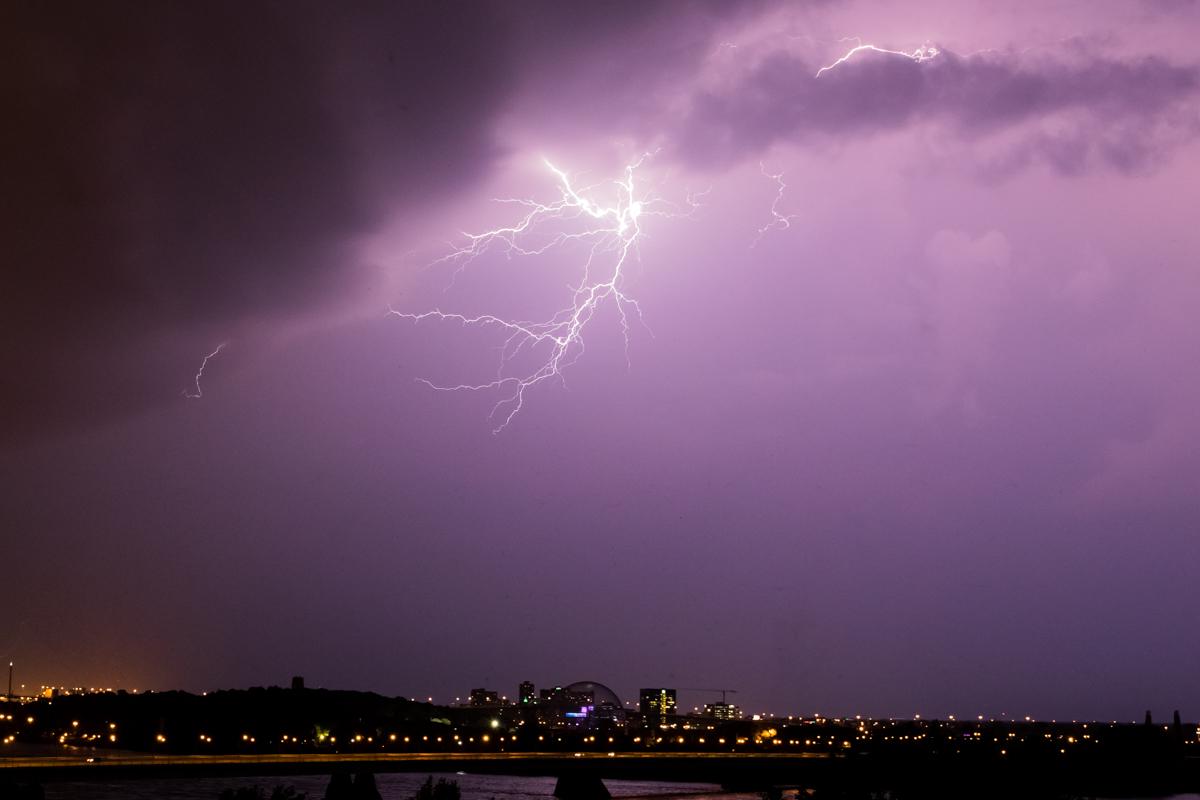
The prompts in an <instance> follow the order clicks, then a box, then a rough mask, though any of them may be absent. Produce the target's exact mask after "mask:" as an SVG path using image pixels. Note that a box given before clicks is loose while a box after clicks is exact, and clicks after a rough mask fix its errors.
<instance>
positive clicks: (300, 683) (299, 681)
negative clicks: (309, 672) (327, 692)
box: [292, 675, 304, 689]
mask: <svg viewBox="0 0 1200 800" xmlns="http://www.w3.org/2000/svg"><path fill="white" fill-rule="evenodd" d="M292 688H293V689H303V688H304V678H302V677H300V676H299V675H297V676H296V677H294V678H292Z"/></svg>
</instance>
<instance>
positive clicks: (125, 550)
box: [0, 0, 1200, 721]
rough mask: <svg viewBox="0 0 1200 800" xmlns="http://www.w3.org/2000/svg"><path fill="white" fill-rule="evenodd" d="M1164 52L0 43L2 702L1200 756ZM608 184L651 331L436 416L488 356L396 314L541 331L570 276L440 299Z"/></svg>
mask: <svg viewBox="0 0 1200 800" xmlns="http://www.w3.org/2000/svg"><path fill="white" fill-rule="evenodd" d="M1197 37H1200V5H1198V4H1197V3H1195V2H1188V1H1187V0H1177V1H1174V0H1142V1H1141V2H1133V1H1132V0H1128V1H1126V0H1112V2H1105V1H1104V0H1074V1H1071V0H1061V1H1058V0H1056V1H1055V2H1021V3H996V2H991V1H990V0H979V1H978V2H958V1H957V0H954V1H952V0H929V1H924V0H923V1H922V2H898V0H897V1H896V2H885V1H884V0H846V1H845V2H838V1H836V0H820V1H819V0H812V1H811V2H790V3H771V2H744V3H740V4H734V3H725V2H715V0H714V1H713V2H678V3H676V2H659V3H647V2H636V3H634V2H630V3H616V2H598V3H588V4H583V3H559V2H552V0H542V1H540V2H539V1H535V0H516V1H515V2H514V1H509V0H503V1H502V0H494V2H463V3H457V4H451V3H403V2H388V3H385V2H378V3H371V2H363V3H357V4H345V3H307V2H302V3H292V2H278V3H275V2H250V3H247V2H244V0H237V1H236V2H232V1H231V2H208V3H188V2H179V3H159V2H111V3H102V4H95V3H68V2H57V0H56V1H55V2H44V0H37V1H36V2H35V1H32V0H31V1H30V2H21V1H20V0H13V2H4V3H0V63H2V66H0V76H2V77H0V103H2V109H0V199H2V202H3V210H2V213H0V254H2V258H0V264H3V270H4V278H5V280H4V289H3V291H2V292H0V330H2V331H3V341H4V346H3V348H0V381H2V386H3V391H2V392H0V487H2V488H0V520H2V525H3V531H4V533H3V540H2V544H3V562H2V563H3V569H2V571H0V574H2V575H3V579H2V580H0V609H3V614H0V658H3V659H4V660H12V661H14V662H16V674H17V682H18V683H25V684H27V685H30V686H29V688H35V687H36V686H37V685H41V684H47V685H66V686H77V685H82V686H113V687H125V688H130V689H132V688H138V689H145V688H153V689H168V688H183V689H188V690H193V691H200V690H209V689H214V688H230V687H244V686H249V685H270V684H286V683H287V681H288V680H289V679H290V678H291V676H292V675H303V676H304V677H305V678H306V680H307V682H308V684H309V685H311V686H325V687H328V688H345V689H364V690H373V691H377V692H380V693H384V694H389V695H404V696H408V697H417V698H420V699H424V698H426V697H433V698H434V699H435V700H436V701H441V702H446V701H450V702H452V701H453V700H454V698H455V697H459V696H463V695H464V694H466V693H467V692H468V691H469V690H470V689H471V688H473V687H478V686H487V687H488V688H493V689H497V690H499V691H500V692H501V693H502V694H507V695H509V696H510V697H511V696H513V695H514V694H515V692H516V686H517V683H518V682H520V681H522V680H532V681H534V682H535V683H536V684H538V685H539V687H540V686H544V685H553V684H562V683H566V682H571V681H578V680H594V681H601V682H604V683H606V684H609V685H611V686H612V687H613V688H614V689H615V690H616V691H617V692H618V693H619V694H620V695H621V696H622V698H623V699H625V700H630V699H636V692H637V690H638V688H640V687H642V686H671V687H722V688H725V687H728V688H735V689H738V690H739V693H738V694H737V695H734V696H731V699H732V700H734V701H735V702H738V703H739V704H740V705H741V706H742V707H743V709H745V710H746V711H748V712H752V713H753V712H761V711H772V712H776V713H783V714H804V715H811V714H813V713H816V712H820V713H822V714H828V715H837V716H841V715H856V714H861V715H864V716H865V715H871V716H895V717H903V716H912V715H914V714H920V715H922V716H924V717H943V718H944V717H946V716H948V715H957V716H960V718H961V717H968V716H974V715H985V716H996V717H999V715H1000V714H1001V713H1005V714H1007V715H1008V716H1010V717H1011V716H1018V717H1022V718H1023V717H1025V716H1035V717H1038V718H1058V719H1064V718H1066V719H1075V718H1100V719H1120V720H1133V719H1140V718H1141V715H1142V714H1144V712H1145V710H1146V709H1147V708H1151V709H1153V710H1154V711H1155V714H1156V716H1169V714H1170V712H1171V711H1172V710H1174V709H1179V710H1180V711H1181V713H1182V714H1183V715H1184V719H1185V720H1191V721H1194V720H1195V719H1196V718H1197V717H1198V716H1200V684H1198V683H1197V679H1196V676H1197V674H1200V636H1197V635H1196V633H1197V628H1196V620H1197V613H1198V609H1200V536H1198V534H1200V402H1198V398H1200V313H1198V310H1200V269H1198V265H1200V224H1197V222H1196V219H1197V212H1198V211H1200V207H1198V202H1197V201H1198V198H1200V136H1198V134H1200V51H1198V50H1197V48H1196V44H1195V42H1196V41H1197ZM860 43H861V44H863V45H872V46H874V47H875V48H879V49H878V50H872V49H861V50H858V51H856V52H853V53H851V52H850V51H851V50H852V49H853V48H855V47H856V46H857V45H859V44H860ZM919 48H924V49H921V50H918V49H919ZM930 48H932V49H933V50H935V51H936V55H933V56H932V57H929V54H930V52H931V49H930ZM884 51H892V52H884ZM847 54H849V56H848V57H847V58H845V60H844V61H841V62H839V63H836V64H835V62H838V60H839V59H841V58H843V56H847ZM830 65H834V66H832V68H831V69H828V70H824V71H822V72H820V74H818V71H819V70H821V68H822V67H826V66H830ZM646 152H652V153H654V155H653V156H652V157H649V158H647V159H646V160H645V161H644V162H643V163H642V165H641V166H640V167H639V168H638V170H637V172H636V176H637V181H638V183H637V191H638V192H639V193H640V194H643V195H644V194H647V193H653V195H654V196H656V197H658V198H660V200H659V203H660V205H659V207H660V208H666V207H667V204H668V203H673V204H674V205H675V207H676V208H678V212H679V213H678V214H677V215H675V216H659V215H650V214H647V215H645V216H643V217H642V218H641V220H642V224H641V234H640V236H639V239H638V242H637V251H636V255H637V258H636V263H631V264H629V265H628V266H627V270H626V273H625V274H626V278H627V280H626V282H625V283H624V284H623V291H624V292H625V294H626V295H627V296H628V297H629V298H631V299H633V300H636V301H637V303H638V304H639V306H640V308H641V312H642V318H641V321H638V320H637V319H636V317H635V318H634V319H632V321H631V325H630V327H629V331H628V341H627V342H626V338H625V336H623V331H622V328H621V319H620V316H619V314H618V312H617V307H616V305H615V304H614V303H612V302H607V303H601V304H600V305H599V307H598V308H597V312H596V314H595V315H594V316H593V317H592V319H591V320H590V322H589V323H588V325H587V327H586V329H585V330H584V333H583V337H584V342H585V343H586V347H587V349H586V352H584V353H583V354H582V355H581V356H580V357H579V358H578V359H577V360H576V361H575V362H574V363H573V364H572V365H570V366H569V367H566V368H564V370H563V372H562V374H561V376H560V377H561V380H557V379H556V380H549V381H545V382H542V383H539V384H537V385H535V386H532V387H530V388H529V389H527V390H526V393H525V395H524V405H523V407H522V408H521V410H520V412H519V413H518V414H516V415H515V416H514V417H513V418H512V421H511V422H510V423H509V424H508V425H507V427H505V428H504V429H503V430H501V431H500V432H499V433H498V434H493V430H494V429H495V428H496V427H497V424H498V422H497V417H496V416H489V415H491V413H492V410H493V406H494V405H495V404H496V402H497V401H498V400H502V399H503V397H504V396H506V395H505V394H504V391H503V390H481V391H458V392H442V391H437V390H435V389H433V388H431V387H430V386H429V385H428V384H426V383H424V382H423V380H428V381H430V382H432V383H434V384H438V385H457V384H463V383H468V384H475V383H486V382H488V381H489V380H492V379H494V378H495V376H496V375H497V368H498V367H499V366H500V358H501V353H502V350H501V349H500V348H501V347H502V346H503V344H504V334H503V333H502V331H501V330H500V329H498V328H497V326H495V325H492V326H470V325H466V326H464V325H462V324H459V323H457V322H452V321H436V320H432V319H425V320H422V321H420V322H413V321H412V320H410V319H404V318H402V317H399V316H395V315H392V314H389V313H388V312H389V309H395V310H396V311H398V312H401V313H403V314H420V313H422V312H427V311H431V310H434V309H438V310H441V311H443V312H447V313H456V314H464V315H469V316H475V315H481V314H494V315H496V316H498V317H503V318H505V319H512V320H540V319H545V318H548V317H549V316H550V315H552V314H553V313H554V312H555V311H556V310H558V309H561V308H563V307H569V306H570V303H571V299H570V293H571V287H572V286H573V285H578V283H579V281H580V280H581V276H582V271H581V267H582V264H583V263H584V261H585V260H586V252H585V250H584V249H583V248H582V247H580V246H578V243H577V242H573V241H571V240H567V241H565V242H562V243H560V245H559V246H555V247H550V248H549V249H547V250H546V251H545V252H544V253H542V254H541V255H538V256H530V257H523V256H513V257H508V254H505V253H503V252H501V251H499V250H496V249H494V250H491V251H489V252H487V253H485V254H484V255H483V256H481V257H479V258H477V259H475V260H473V261H471V262H470V263H466V262H464V261H462V260H459V261H457V262H456V261H453V260H448V261H440V262H439V261H438V260H439V259H442V258H443V257H445V256H447V255H450V254H452V252H453V249H454V248H455V247H459V246H462V245H463V244H464V242H465V241H466V240H465V238H464V232H467V233H478V232H481V231H485V230H488V229H491V228H493V227H499V226H509V225H513V224H515V223H516V222H517V221H518V220H519V219H520V216H521V214H522V213H524V212H523V211H522V207H521V206H519V205H515V204H512V203H501V202H496V199H497V198H519V199H525V200H534V201H538V202H553V201H555V200H557V199H560V198H561V193H560V189H559V184H558V178H557V176H556V175H555V174H554V173H553V172H551V171H550V170H549V169H548V168H547V166H546V164H545V163H544V161H543V159H546V160H549V161H550V162H552V163H553V164H554V165H555V166H557V167H559V168H560V169H562V170H564V171H565V172H567V173H568V174H569V175H570V176H571V177H572V179H574V180H576V181H577V183H578V185H580V186H583V185H587V184H595V183H600V182H603V181H610V180H612V179H619V178H620V177H621V176H622V174H623V170H624V168H625V167H626V166H627V165H628V164H630V163H632V162H633V161H636V160H637V158H638V157H640V156H641V155H642V154H643V153H646ZM780 174H781V175H782V177H781V178H779V180H778V181H777V180H776V179H775V178H773V177H772V176H773V175H780ZM781 183H782V185H783V187H784V188H783V189H782V194H780V188H781ZM608 190H611V184H608V187H607V189H606V188H605V187H601V189H600V190H598V193H597V195H596V197H597V198H598V199H599V200H601V201H603V200H605V199H611V197H610V195H611V192H610V195H605V194H604V192H605V191H608ZM689 197H690V198H692V199H693V200H694V201H695V203H696V206H695V208H691V207H690V206H689V205H688V204H687V200H688V198H689ZM773 203H774V206H773ZM773 208H774V214H777V215H778V216H775V215H773ZM784 220H786V222H785V221H784ZM764 228H765V230H764ZM545 230H547V231H550V230H553V226H552V225H551V226H550V227H548V228H546V229H545ZM543 238H544V239H545V236H543ZM530 241H531V242H532V241H533V240H530ZM547 241H548V239H547ZM460 267H461V269H459V268H460ZM222 343H226V344H225V346H224V347H223V348H222V349H221V351H220V352H219V353H218V354H217V355H216V356H214V357H213V358H211V359H209V361H208V362H207V364H206V366H205V370H204V374H203V377H202V379H201V381H200V386H201V388H202V396H201V397H198V398H196V397H186V396H184V395H185V393H186V392H191V393H192V394H195V393H196V382H195V381H196V370H197V368H198V367H199V366H200V364H201V362H203V360H204V357H205V356H206V355H208V354H209V353H211V352H212V351H213V350H214V349H215V348H216V347H217V345H219V344H222ZM539 352H541V351H538V350H537V349H536V348H535V349H534V350H532V351H530V350H528V349H527V350H523V351H522V352H521V353H519V354H518V358H517V361H515V362H514V363H513V365H510V367H511V368H513V369H516V368H519V367H521V366H522V365H527V364H531V363H535V361H530V359H536V358H537V356H538V353H539ZM521 359H525V360H524V361H521ZM714 697H715V695H711V694H701V693H688V692H681V694H680V704H681V706H683V707H686V708H687V709H688V710H690V709H691V708H692V707H693V706H696V705H701V704H702V703H704V702H712V700H713V699H714Z"/></svg>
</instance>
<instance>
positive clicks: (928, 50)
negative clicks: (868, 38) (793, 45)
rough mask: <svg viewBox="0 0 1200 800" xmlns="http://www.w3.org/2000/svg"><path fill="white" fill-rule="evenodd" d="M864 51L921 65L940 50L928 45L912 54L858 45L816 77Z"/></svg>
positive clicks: (818, 72) (821, 70) (822, 68)
mask: <svg viewBox="0 0 1200 800" xmlns="http://www.w3.org/2000/svg"><path fill="white" fill-rule="evenodd" d="M843 41H845V40H843ZM854 41H858V39H855V40H854ZM862 50H874V51H875V52H876V53H891V54H892V55H894V56H904V57H905V58H911V59H912V60H913V61H916V62H917V63H920V62H922V61H928V60H929V59H931V58H933V57H934V56H936V55H937V54H938V49H937V48H936V47H932V46H927V45H922V46H920V47H918V48H917V49H916V50H913V51H912V52H911V53H906V52H904V51H903V50H884V49H883V48H882V47H876V46H875V45H873V44H860V45H858V47H855V48H852V49H851V50H850V52H849V53H846V55H844V56H842V57H841V58H839V59H838V60H837V61H835V62H833V63H832V64H830V65H829V66H828V67H821V68H820V69H819V70H817V74H816V75H815V76H814V77H817V78H819V77H821V73H822V72H825V71H826V70H830V69H833V68H834V67H836V66H837V65H838V64H841V63H842V62H843V61H846V60H847V59H849V58H850V56H852V55H854V54H855V53H857V52H860V51H862Z"/></svg>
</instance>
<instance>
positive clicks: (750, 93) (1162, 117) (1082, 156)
mask: <svg viewBox="0 0 1200 800" xmlns="http://www.w3.org/2000/svg"><path fill="white" fill-rule="evenodd" d="M818 70H819V66H818V65H814V64H812V63H811V62H809V61H807V60H804V59H801V58H798V57H795V56H793V55H791V54H788V53H782V52H780V53H776V54H773V55H771V56H769V57H767V58H766V59H764V60H763V62H762V63H761V64H760V65H759V66H758V67H757V68H756V69H754V70H753V71H752V72H750V73H749V74H748V75H747V76H746V77H745V78H744V79H743V80H741V81H739V82H737V83H736V84H735V85H734V86H733V87H732V88H731V89H729V90H728V91H724V92H719V93H703V94H700V95H699V96H697V97H696V98H694V101H693V105H692V110H691V112H690V114H689V115H688V117H687V118H686V120H685V121H684V124H683V129H682V131H681V132H680V139H681V144H680V146H681V148H682V152H683V154H684V157H685V158H687V159H688V160H690V161H692V162H693V163H698V164H713V163H725V162H729V161H732V160H735V159H738V158H743V157H746V156H747V155H752V154H754V153H757V152H761V151H762V150H764V149H765V148H767V147H769V146H770V145H772V144H773V143H775V142H778V141H782V140H812V139H814V138H817V137H840V136H846V135H864V134H870V133H873V132H878V131H884V130H892V129H897V128H900V127H902V126H905V125H909V124H913V123H917V122H922V121H927V120H942V121H946V122H948V123H949V124H950V125H951V126H952V128H953V129H954V130H955V131H956V132H957V133H958V134H959V135H960V136H962V137H963V138H965V139H974V138H979V137H982V136H985V135H987V134H991V133H995V132H997V131H1001V130H1003V129H1005V128H1010V127H1013V126H1017V125H1020V124H1022V123H1026V122H1031V121H1037V120H1039V119H1042V118H1045V117H1048V116H1050V115H1054V114H1058V113H1060V112H1082V114H1081V117H1079V118H1076V119H1075V120H1073V122H1072V124H1071V125H1070V126H1068V127H1069V128H1070V130H1069V132H1067V133H1061V132H1060V133H1059V134H1057V135H1055V136H1053V137H1048V136H1047V137H1036V136H1035V137H1034V141H1033V142H1032V143H1026V146H1025V147H1024V152H1025V153H1026V155H1029V151H1030V148H1031V147H1032V148H1033V149H1041V150H1042V152H1041V155H1042V156H1043V157H1044V158H1046V159H1047V160H1049V161H1050V162H1051V163H1053V164H1054V165H1055V166H1056V167H1057V168H1059V169H1061V170H1063V171H1067V172H1069V171H1074V170H1077V169H1079V168H1080V167H1081V166H1082V165H1083V164H1084V163H1086V162H1087V161H1088V160H1089V159H1090V158H1091V157H1092V156H1093V155H1098V156H1099V157H1100V158H1102V159H1104V160H1106V161H1107V162H1108V163H1110V164H1112V165H1113V166H1116V167H1117V168H1119V169H1132V168H1135V167H1137V166H1139V165H1141V164H1143V163H1145V161H1146V160H1147V159H1149V158H1150V157H1151V156H1152V155H1153V152H1154V144H1153V138H1154V135H1155V132H1156V129H1157V127H1158V125H1159V124H1161V123H1163V122H1164V121H1168V119H1169V118H1170V116H1171V115H1172V114H1174V113H1176V112H1177V111H1179V110H1180V109H1181V108H1182V104H1183V103H1185V102H1186V101H1189V100H1191V99H1192V98H1194V97H1195V95H1196V91H1197V88H1200V70H1197V69H1196V68H1195V67H1185V66H1175V65H1172V64H1169V63H1168V62H1166V61H1164V60H1162V59H1160V58H1153V57H1152V58H1145V59H1142V60H1140V61H1137V62H1134V63H1122V62H1117V61H1108V60H1091V61H1089V62H1088V63H1084V64H1079V65H1066V64H1062V63H1044V62H1043V63H1037V64H1023V63H1021V62H1019V61H1018V60H1017V59H1016V58H1012V57H999V56H991V55H984V54H980V55H974V56H969V57H962V56H958V55H955V54H953V53H941V54H938V55H937V56H936V57H935V58H933V59H931V60H925V61H920V62H918V61H917V60H915V59H912V58H909V57H907V56H904V55H900V54H893V53H884V52H877V51H860V52H858V53H855V54H854V55H853V56H851V57H850V58H848V59H847V60H846V61H844V62H842V63H840V64H837V65H836V66H835V67H833V68H832V69H827V70H824V71H823V72H821V73H820V74H819V75H818V74H817V73H818Z"/></svg>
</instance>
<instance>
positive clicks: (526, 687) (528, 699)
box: [521, 681, 537, 706]
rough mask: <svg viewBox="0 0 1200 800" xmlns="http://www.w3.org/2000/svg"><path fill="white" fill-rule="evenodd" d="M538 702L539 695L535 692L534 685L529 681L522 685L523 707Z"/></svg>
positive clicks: (523, 682)
mask: <svg viewBox="0 0 1200 800" xmlns="http://www.w3.org/2000/svg"><path fill="white" fill-rule="evenodd" d="M536 702H537V695H536V694H534V692H533V684H532V683H531V682H529V681H522V683H521V705H523V706H527V705H533V704H534V703H536Z"/></svg>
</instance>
